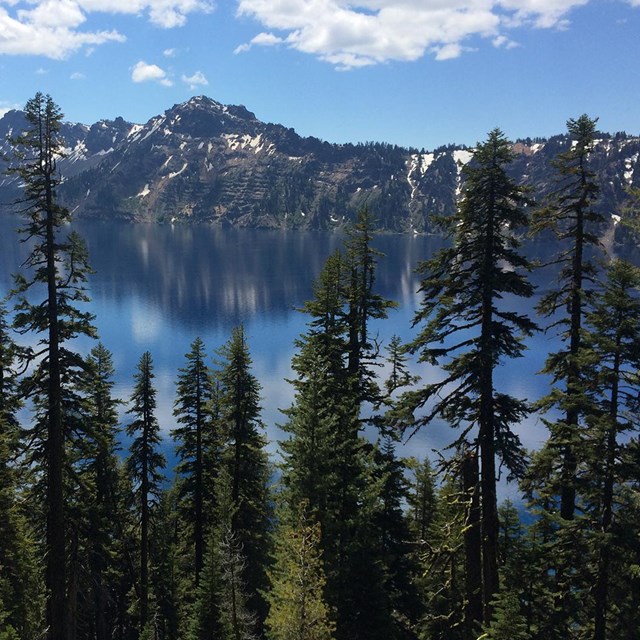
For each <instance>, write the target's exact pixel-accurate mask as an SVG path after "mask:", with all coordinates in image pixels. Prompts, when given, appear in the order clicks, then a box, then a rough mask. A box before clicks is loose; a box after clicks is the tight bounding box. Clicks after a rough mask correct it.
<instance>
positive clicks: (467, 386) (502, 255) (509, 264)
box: [400, 129, 535, 623]
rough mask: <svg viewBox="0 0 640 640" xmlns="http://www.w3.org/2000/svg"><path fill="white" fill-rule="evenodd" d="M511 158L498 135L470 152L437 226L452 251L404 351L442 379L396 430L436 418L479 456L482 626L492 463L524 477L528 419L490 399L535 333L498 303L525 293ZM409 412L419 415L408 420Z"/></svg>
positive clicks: (441, 263) (433, 267) (427, 282)
mask: <svg viewBox="0 0 640 640" xmlns="http://www.w3.org/2000/svg"><path fill="white" fill-rule="evenodd" d="M512 158H513V154H512V151H511V148H510V143H509V142H508V140H507V139H506V138H505V136H504V135H503V133H502V132H501V131H500V130H498V129H496V130H493V131H491V132H490V133H489V136H488V138H487V140H486V141H485V142H483V143H480V144H479V145H478V147H477V149H476V151H475V154H474V160H473V163H471V164H470V165H468V166H467V167H465V173H466V177H467V179H466V182H465V187H464V195H463V198H462V201H461V203H460V205H459V209H458V211H457V213H456V214H455V215H453V216H451V217H450V218H448V219H446V220H444V221H443V224H444V227H445V229H446V231H447V233H448V235H449V237H450V238H451V239H452V240H453V245H452V246H451V247H448V248H445V249H442V250H441V251H440V252H439V253H438V254H437V255H436V256H435V257H434V258H432V259H430V260H428V261H426V262H423V263H422V264H421V265H420V267H419V272H420V274H421V275H422V282H421V285H420V291H421V293H422V296H423V302H422V304H421V308H420V310H419V311H418V312H417V313H416V316H415V320H414V323H415V324H419V323H423V327H422V329H421V331H420V333H419V335H418V336H417V338H415V340H414V341H413V342H412V343H411V344H410V345H409V348H410V350H411V351H412V352H419V353H420V361H422V362H428V363H432V364H439V365H440V366H441V367H442V369H443V370H444V376H443V378H442V379H441V380H440V381H438V382H434V383H431V384H428V385H426V386H424V387H423V388H421V389H418V390H414V391H408V392H406V393H405V394H404V395H403V398H402V399H401V405H400V416H402V417H401V421H402V423H404V424H406V423H407V422H408V423H412V424H413V425H414V427H415V428H416V429H418V428H420V427H422V426H424V425H427V424H429V423H430V422H431V421H433V420H434V419H436V418H438V417H440V418H442V419H444V420H445V421H447V422H449V423H450V424H451V425H452V426H454V427H460V428H461V429H462V432H461V434H460V435H459V436H458V438H457V440H456V442H455V443H454V445H455V446H460V445H463V444H464V443H465V442H467V441H469V440H470V441H472V442H473V446H474V447H475V446H477V449H478V452H479V461H480V471H479V473H480V480H479V482H480V492H479V499H480V509H481V530H482V536H481V541H482V550H481V554H480V556H479V557H477V558H476V561H475V566H474V567H472V568H473V570H474V571H480V572H481V575H482V587H483V594H482V601H483V607H484V613H483V617H484V620H485V622H487V623H488V621H489V619H490V615H491V601H492V600H493V596H494V594H495V593H496V592H497V590H498V549H497V544H498V540H497V531H498V518H497V503H496V466H495V459H496V456H499V457H500V458H501V459H502V460H503V462H504V463H505V464H506V465H507V467H508V468H509V469H510V470H511V472H512V473H513V474H515V475H518V474H521V473H522V472H523V468H524V465H523V461H524V458H523V451H522V449H521V447H520V443H519V439H518V438H517V436H516V435H515V434H514V432H513V431H512V427H513V425H515V424H517V423H518V422H519V421H520V420H521V419H522V418H523V417H524V416H525V415H527V412H528V408H527V404H526V402H524V401H523V400H520V399H517V398H514V397H512V396H509V395H507V394H505V393H501V392H499V391H498V390H497V389H496V387H495V382H494V379H493V372H494V370H495V368H496V367H497V366H498V365H499V364H500V363H502V362H503V361H504V360H505V358H517V357H520V356H521V355H522V353H523V348H524V347H523V345H522V342H521V337H522V336H524V335H529V334H530V333H531V332H532V331H534V329H535V324H534V323H533V322H532V321H531V320H530V319H528V318H527V317H526V316H524V315H522V314H519V313H517V312H516V311H513V310H510V309H508V308H505V305H504V304H501V300H502V298H503V296H504V295H505V294H510V295H514V296H519V297H529V296H531V295H532V293H533V288H532V286H531V284H530V283H529V282H528V281H527V280H526V278H525V276H524V275H523V270H526V269H528V263H527V260H526V259H525V258H524V257H523V256H521V255H520V254H519V253H518V251H517V249H518V246H519V242H518V239H517V236H516V235H515V234H516V233H517V232H518V231H519V230H522V229H523V228H524V227H525V226H526V224H527V215H526V213H525V208H524V207H525V205H526V204H527V203H528V199H527V197H526V195H525V191H524V189H523V188H522V187H519V186H518V185H516V184H515V183H514V181H513V179H512V178H510V177H509V175H508V174H507V171H506V167H507V165H508V164H509V162H510V161H511V160H512ZM416 410H421V411H422V412H421V413H420V414H418V415H414V411H416ZM474 430H475V431H474ZM479 621H480V620H478V622H479Z"/></svg>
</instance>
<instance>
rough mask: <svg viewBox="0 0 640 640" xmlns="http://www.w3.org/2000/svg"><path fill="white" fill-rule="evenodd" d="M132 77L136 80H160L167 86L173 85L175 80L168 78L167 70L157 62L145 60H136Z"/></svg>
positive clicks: (138, 81)
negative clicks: (150, 62)
mask: <svg viewBox="0 0 640 640" xmlns="http://www.w3.org/2000/svg"><path fill="white" fill-rule="evenodd" d="M131 79H132V80H133V81H134V82H136V83H140V82H159V83H160V84H161V85H163V86H165V87H171V86H172V85H173V82H171V80H169V78H167V72H166V71H165V70H164V69H161V68H160V67H159V66H158V65H157V64H147V63H146V62H145V61H144V60H140V62H136V64H134V65H133V67H132V69H131Z"/></svg>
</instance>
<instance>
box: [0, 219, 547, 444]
mask: <svg viewBox="0 0 640 640" xmlns="http://www.w3.org/2000/svg"><path fill="white" fill-rule="evenodd" d="M17 226H18V220H17V219H15V218H11V217H5V216H2V217H0V295H2V296H4V295H5V294H6V293H7V292H8V290H9V289H10V288H11V286H12V279H11V276H10V274H12V273H15V272H17V271H19V270H20V265H21V262H22V260H23V259H24V256H25V255H26V247H25V246H24V245H23V244H21V243H20V242H19V240H18V236H17V235H16V233H15V228H16V227H17ZM74 228H75V229H77V230H78V231H79V232H80V233H81V234H82V236H83V237H84V238H85V240H86V242H87V245H88V248H89V255H90V262H91V265H92V267H93V268H94V270H95V274H94V275H92V276H91V277H90V281H89V293H90V296H91V299H92V301H91V303H90V308H91V311H92V312H93V313H95V315H96V324H97V327H98V330H99V334H100V339H101V341H102V342H103V343H104V344H105V345H106V346H107V348H109V349H110V350H111V352H112V353H113V356H114V364H115V367H116V377H117V386H116V392H117V395H118V396H119V397H121V398H122V399H124V400H127V399H128V398H129V396H130V393H131V389H132V379H133V374H134V372H135V368H136V365H137V362H138V360H139V358H140V356H141V354H142V353H143V352H144V351H147V350H148V351H150V352H151V354H152V356H153V360H154V365H155V374H156V380H155V382H156V387H157V389H158V417H159V420H160V424H161V426H162V428H163V430H164V432H165V433H168V431H169V430H170V429H171V428H172V427H173V426H174V423H173V418H172V407H173V401H174V395H175V380H176V375H177V371H178V368H179V367H181V366H183V363H184V355H185V353H187V351H188V350H189V346H190V344H191V342H192V341H193V339H194V338H195V337H196V336H200V337H201V338H202V339H203V340H204V342H205V344H206V345H207V348H208V350H209V352H210V353H211V355H212V357H213V353H214V350H215V349H217V348H218V347H220V346H221V345H222V344H224V343H225V342H226V341H227V339H228V337H229V334H230V332H231V329H232V328H233V327H234V326H236V325H238V324H239V323H243V324H244V326H245V329H246V333H247V336H248V339H249V345H250V349H251V353H252V357H253V364H254V368H253V371H254V374H255V375H256V376H257V378H258V379H259V380H260V383H261V385H262V395H263V402H262V405H263V420H264V422H265V425H266V428H267V434H268V438H269V441H270V445H269V448H270V450H271V451H272V452H274V451H276V450H277V440H278V439H279V438H281V437H282V432H281V431H280V430H279V429H278V426H277V425H278V423H281V422H282V421H283V419H284V418H283V416H282V414H281V413H280V411H279V409H281V408H286V407H287V406H289V404H290V403H291V399H292V389H291V386H290V385H289V384H288V383H287V382H286V380H285V379H286V378H289V377H291V375H292V372H291V368H290V362H291V357H292V355H293V353H294V340H295V338H296V337H298V336H299V335H300V333H302V332H303V331H304V330H305V323H306V321H307V318H306V316H305V315H304V314H302V313H300V312H298V311H297V310H296V309H297V308H298V307H300V306H301V305H302V304H303V303H304V301H305V300H307V299H309V298H310V297H311V295H312V283H313V281H314V279H315V278H316V276H317V275H318V273H319V271H320V269H321V267H322V264H323V262H324V260H325V259H326V258H327V256H328V255H329V254H330V253H331V252H333V251H334V250H335V249H336V248H338V247H339V246H341V237H340V236H339V235H337V234H330V233H319V232H286V231H284V232H283V231H264V230H236V229H221V228H213V227H209V226H190V227H184V226H178V227H171V226H151V225H127V224H123V223H95V222H91V223H90V222H77V223H75V224H74ZM441 243H442V241H441V240H440V239H439V238H437V237H428V236H401V235H384V236H379V237H378V238H377V239H376V241H375V245H376V247H377V248H378V249H379V250H380V251H382V252H383V253H384V254H385V257H384V258H381V259H380V262H379V269H378V276H377V284H378V292H379V293H381V294H382V295H384V296H386V297H388V298H390V299H392V300H395V301H396V302H398V305H399V306H398V308H397V309H396V310H394V311H391V313H390V317H389V319H388V320H386V321H383V322H380V323H378V324H377V325H376V327H375V330H376V331H377V332H378V334H379V337H380V338H381V339H382V340H383V341H384V342H385V343H388V341H389V338H390V337H391V336H392V335H394V334H397V335H399V336H400V337H401V338H402V339H403V340H409V339H411V338H412V337H413V336H414V335H415V330H414V329H412V327H411V321H412V318H413V314H414V312H415V310H416V308H417V307H418V304H419V297H418V295H417V293H416V290H417V286H418V280H417V277H416V275H415V273H414V269H415V267H416V265H417V264H418V262H419V261H420V260H422V259H425V258H427V257H429V256H430V255H432V253H433V251H434V250H436V249H437V248H438V247H440V246H441ZM541 249H544V247H541V246H537V247H536V248H535V249H532V251H533V253H534V254H535V253H536V252H540V251H541ZM542 277H543V276H542V275H540V274H539V275H537V276H536V278H537V279H538V280H540V281H541V282H542V285H541V286H542V288H544V287H545V286H548V285H545V284H544V282H543V281H542V280H541V278H542ZM534 304H535V300H529V301H518V305H519V306H520V308H521V309H527V310H531V309H532V308H533V305H534ZM554 344H555V338H554V336H553V335H547V334H544V333H540V334H538V335H536V336H535V337H534V338H532V339H530V340H529V341H528V345H529V347H530V348H529V350H528V352H527V356H526V357H525V358H523V359H520V360H517V361H512V362H508V363H506V364H505V365H504V366H503V367H501V369H500V370H499V372H498V376H497V381H498V386H499V387H500V390H502V391H506V392H509V393H513V394H514V395H517V396H518V397H522V398H528V399H530V400H532V399H535V398H537V397H539V396H540V395H541V394H542V393H544V392H545V390H546V384H547V382H546V381H545V380H544V379H543V378H542V377H541V376H538V375H535V373H536V372H537V371H539V370H540V368H541V367H542V364H543V362H544V359H545V357H546V355H547V353H548V352H549V350H550V348H552V347H553V345H554ZM90 347H91V341H89V340H86V341H83V342H81V343H80V344H79V348H80V349H81V350H82V351H87V350H88V349H89V348H90ZM413 368H414V370H415V372H416V373H418V374H419V375H420V376H421V377H422V378H423V380H429V379H432V378H433V377H434V376H437V375H438V372H437V371H436V370H433V369H431V368H429V367H426V366H424V365H417V364H414V365H413ZM126 419H127V418H126V416H125V415H124V414H123V421H125V420H126ZM518 432H519V433H520V435H521V438H522V440H523V442H524V444H525V445H526V446H527V447H529V448H536V447H538V446H539V445H540V443H541V442H542V440H543V439H544V435H545V432H544V428H543V427H542V425H541V422H540V420H539V419H538V418H537V417H536V416H532V417H531V418H529V419H528V420H527V422H526V423H525V424H523V425H520V426H519V427H518ZM453 437H454V434H453V433H452V432H451V430H450V429H449V428H448V427H447V426H446V425H438V424H434V425H433V426H431V427H430V428H429V429H428V430H425V431H423V432H420V433H419V434H418V435H416V436H415V437H414V438H412V439H411V440H410V441H409V442H408V443H407V444H406V445H404V446H403V447H402V449H403V453H404V454H406V455H416V456H418V457H423V456H425V455H427V454H429V452H430V450H431V449H433V448H440V447H442V446H444V445H446V444H448V443H449V442H450V441H451V440H452V439H453Z"/></svg>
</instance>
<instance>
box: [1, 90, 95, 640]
mask: <svg viewBox="0 0 640 640" xmlns="http://www.w3.org/2000/svg"><path fill="white" fill-rule="evenodd" d="M24 111H25V117H26V120H27V129H26V131H25V132H24V133H23V134H22V135H21V136H19V137H18V138H16V139H15V140H14V143H15V144H16V146H17V147H18V148H19V149H20V153H19V155H18V158H17V160H18V165H17V166H16V167H14V168H13V169H12V171H14V172H15V173H17V175H18V176H19V177H20V178H21V179H22V181H23V183H24V195H23V197H22V199H21V200H20V201H19V203H18V204H19V205H20V208H21V212H22V214H23V216H24V218H25V220H26V222H25V226H24V228H23V229H22V230H21V232H22V235H23V236H24V237H25V238H29V239H32V240H34V244H33V249H32V250H31V253H30V255H29V257H28V258H27V260H26V261H25V263H24V264H25V266H26V267H27V268H28V269H30V270H31V271H32V274H33V275H32V277H31V279H27V277H25V276H24V275H19V276H18V277H17V278H16V287H15V292H14V295H15V296H16V297H17V298H18V300H17V304H16V315H15V319H14V326H15V327H16V329H17V330H18V331H19V332H20V333H21V334H35V335H37V336H40V338H39V342H38V347H37V348H36V349H35V350H34V351H33V352H32V353H31V354H30V360H31V361H33V362H36V363H37V364H36V366H35V368H34V370H33V373H31V374H30V375H29V377H28V378H26V379H25V381H24V385H23V394H24V395H25V397H28V398H33V399H34V401H35V404H36V406H37V408H38V413H37V416H36V424H35V426H34V428H33V430H32V432H31V433H29V434H28V437H29V438H30V439H31V440H32V441H33V442H34V444H35V446H34V447H33V449H32V451H33V454H32V461H33V462H34V463H35V464H36V465H37V466H38V468H39V469H40V470H41V471H42V473H43V474H44V492H45V498H44V500H45V510H46V560H47V566H46V572H45V577H46V589H47V624H48V637H49V638H51V639H55V640H59V639H61V638H66V637H67V620H66V618H67V603H66V595H65V588H66V582H67V581H66V564H65V558H66V548H67V544H66V540H65V535H66V532H67V531H68V527H67V526H66V517H65V491H66V489H65V485H67V487H68V486H69V485H68V484H67V482H66V480H67V472H68V468H69V467H68V465H67V463H66V447H67V443H68V442H69V441H70V440H71V439H72V438H73V437H81V434H80V433H73V432H74V428H75V429H80V428H81V425H79V424H75V425H73V424H71V422H72V418H73V416H74V415H76V410H77V398H76V397H74V393H73V386H74V385H75V384H77V383H78V382H79V378H80V372H81V370H82V367H83V360H82V358H81V357H80V356H79V355H78V354H77V353H75V352H74V351H72V350H71V348H70V346H69V343H70V342H71V341H72V340H73V339H74V338H75V337H76V336H78V335H88V336H93V335H94V333H95V331H94V328H93V327H92V325H91V322H92V316H91V314H89V313H88V312H84V311H80V309H79V308H78V306H77V305H78V304H79V303H83V302H85V301H86V300H87V296H86V294H85V291H84V289H83V285H84V283H85V281H86V275H87V273H88V271H89V267H88V264H87V255H86V249H85V247H84V244H83V242H82V240H81V239H80V237H79V236H78V235H77V234H76V233H74V232H71V233H69V234H68V235H67V237H66V238H64V237H63V236H62V231H63V227H64V225H65V224H66V223H67V222H68V221H69V219H70V214H69V212H68V211H67V210H66V209H64V208H63V207H61V206H59V204H58V203H57V201H56V187H57V186H58V184H59V183H60V180H61V178H60V176H59V174H58V171H57V160H58V158H60V157H61V156H62V155H63V149H64V144H63V141H62V139H61V137H60V127H61V123H62V113H61V112H60V109H59V107H58V106H57V105H56V104H55V103H54V102H53V100H52V99H51V98H50V97H49V96H44V95H42V94H41V93H37V94H36V95H35V97H34V98H32V99H31V100H29V101H28V102H27V104H26V105H25V110H24ZM37 286H44V288H45V289H46V297H45V299H44V300H43V301H42V302H40V303H35V302H32V301H30V300H28V299H27V297H26V294H27V293H28V292H30V291H32V290H35V289H36V287H37Z"/></svg>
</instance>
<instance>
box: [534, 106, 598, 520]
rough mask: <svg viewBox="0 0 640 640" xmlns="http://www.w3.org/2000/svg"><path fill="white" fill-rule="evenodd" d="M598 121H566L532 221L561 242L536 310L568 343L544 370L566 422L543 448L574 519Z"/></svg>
mask: <svg viewBox="0 0 640 640" xmlns="http://www.w3.org/2000/svg"><path fill="white" fill-rule="evenodd" d="M596 124H597V118H596V119H592V118H589V117H588V116H587V115H582V116H580V117H579V118H577V119H570V120H568V121H567V129H568V132H569V137H570V140H571V146H570V148H569V149H568V150H567V151H565V152H563V153H561V154H559V155H558V157H557V158H556V162H555V165H556V168H557V171H558V184H557V188H556V191H555V193H554V194H553V197H552V202H551V204H550V205H549V206H547V207H545V208H543V209H540V211H539V212H538V213H537V214H536V216H535V217H534V220H533V222H534V224H533V230H534V231H543V230H546V229H550V230H551V231H553V232H554V234H555V236H556V237H557V239H558V240H559V241H560V242H561V245H562V251H561V253H560V254H559V256H558V257H557V258H556V259H555V261H554V263H555V264H557V265H559V267H560V269H559V272H558V288H557V289H556V290H554V291H551V292H549V293H548V294H546V295H545V296H543V297H542V299H541V301H540V303H539V305H538V310H539V312H540V313H542V314H543V315H544V316H546V317H549V318H553V321H552V326H553V327H558V329H559V331H560V338H561V340H562V342H563V344H564V347H563V348H562V349H561V350H560V351H558V352H556V353H554V354H551V355H550V356H549V358H548V359H547V362H546V364H545V368H544V370H543V373H547V374H550V375H551V376H552V377H553V382H554V385H555V386H554V388H553V391H552V393H551V394H549V395H548V396H547V398H546V400H545V401H544V402H543V403H542V406H543V408H545V409H552V408H557V409H559V410H560V411H561V412H562V413H563V414H564V417H563V419H562V420H558V421H555V422H549V423H548V427H549V430H550V432H551V433H550V437H549V440H548V441H547V443H546V444H545V448H547V449H551V450H552V451H551V455H552V456H553V457H559V458H560V460H561V464H560V469H559V470H558V471H557V473H554V474H552V476H551V477H550V478H549V481H552V482H554V486H553V487H550V488H549V489H550V491H549V493H550V494H551V493H557V494H558V495H559V497H560V515H561V517H562V518H563V519H564V520H571V519H573V516H574V513H575V506H576V471H577V464H578V463H577V455H578V452H577V450H576V449H577V448H578V447H579V446H580V443H579V441H580V434H579V431H580V423H581V420H583V417H584V415H583V414H584V412H585V407H584V406H583V398H584V396H583V382H584V375H583V372H582V370H581V366H580V357H579V354H580V350H581V346H582V326H583V323H584V315H585V312H586V308H587V305H588V302H589V298H590V295H591V293H590V288H591V287H590V285H591V284H592V283H593V279H594V277H595V274H596V266H595V264H594V263H593V261H592V260H591V259H590V257H589V254H588V251H589V249H592V248H594V247H597V246H598V245H599V241H598V237H597V235H596V231H597V229H596V225H597V224H598V223H601V222H602V216H601V215H599V214H598V213H596V212H595V211H594V210H593V208H592V207H593V203H594V201H595V200H596V199H597V197H598V193H599V188H598V185H597V184H596V182H595V175H594V173H593V171H592V170H591V169H590V168H589V153H590V151H591V149H592V147H593V144H594V141H595V136H596ZM558 316H559V317H558ZM554 466H555V465H554ZM544 473H545V475H548V474H547V472H546V471H545V472H544ZM545 481H547V480H545Z"/></svg>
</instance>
